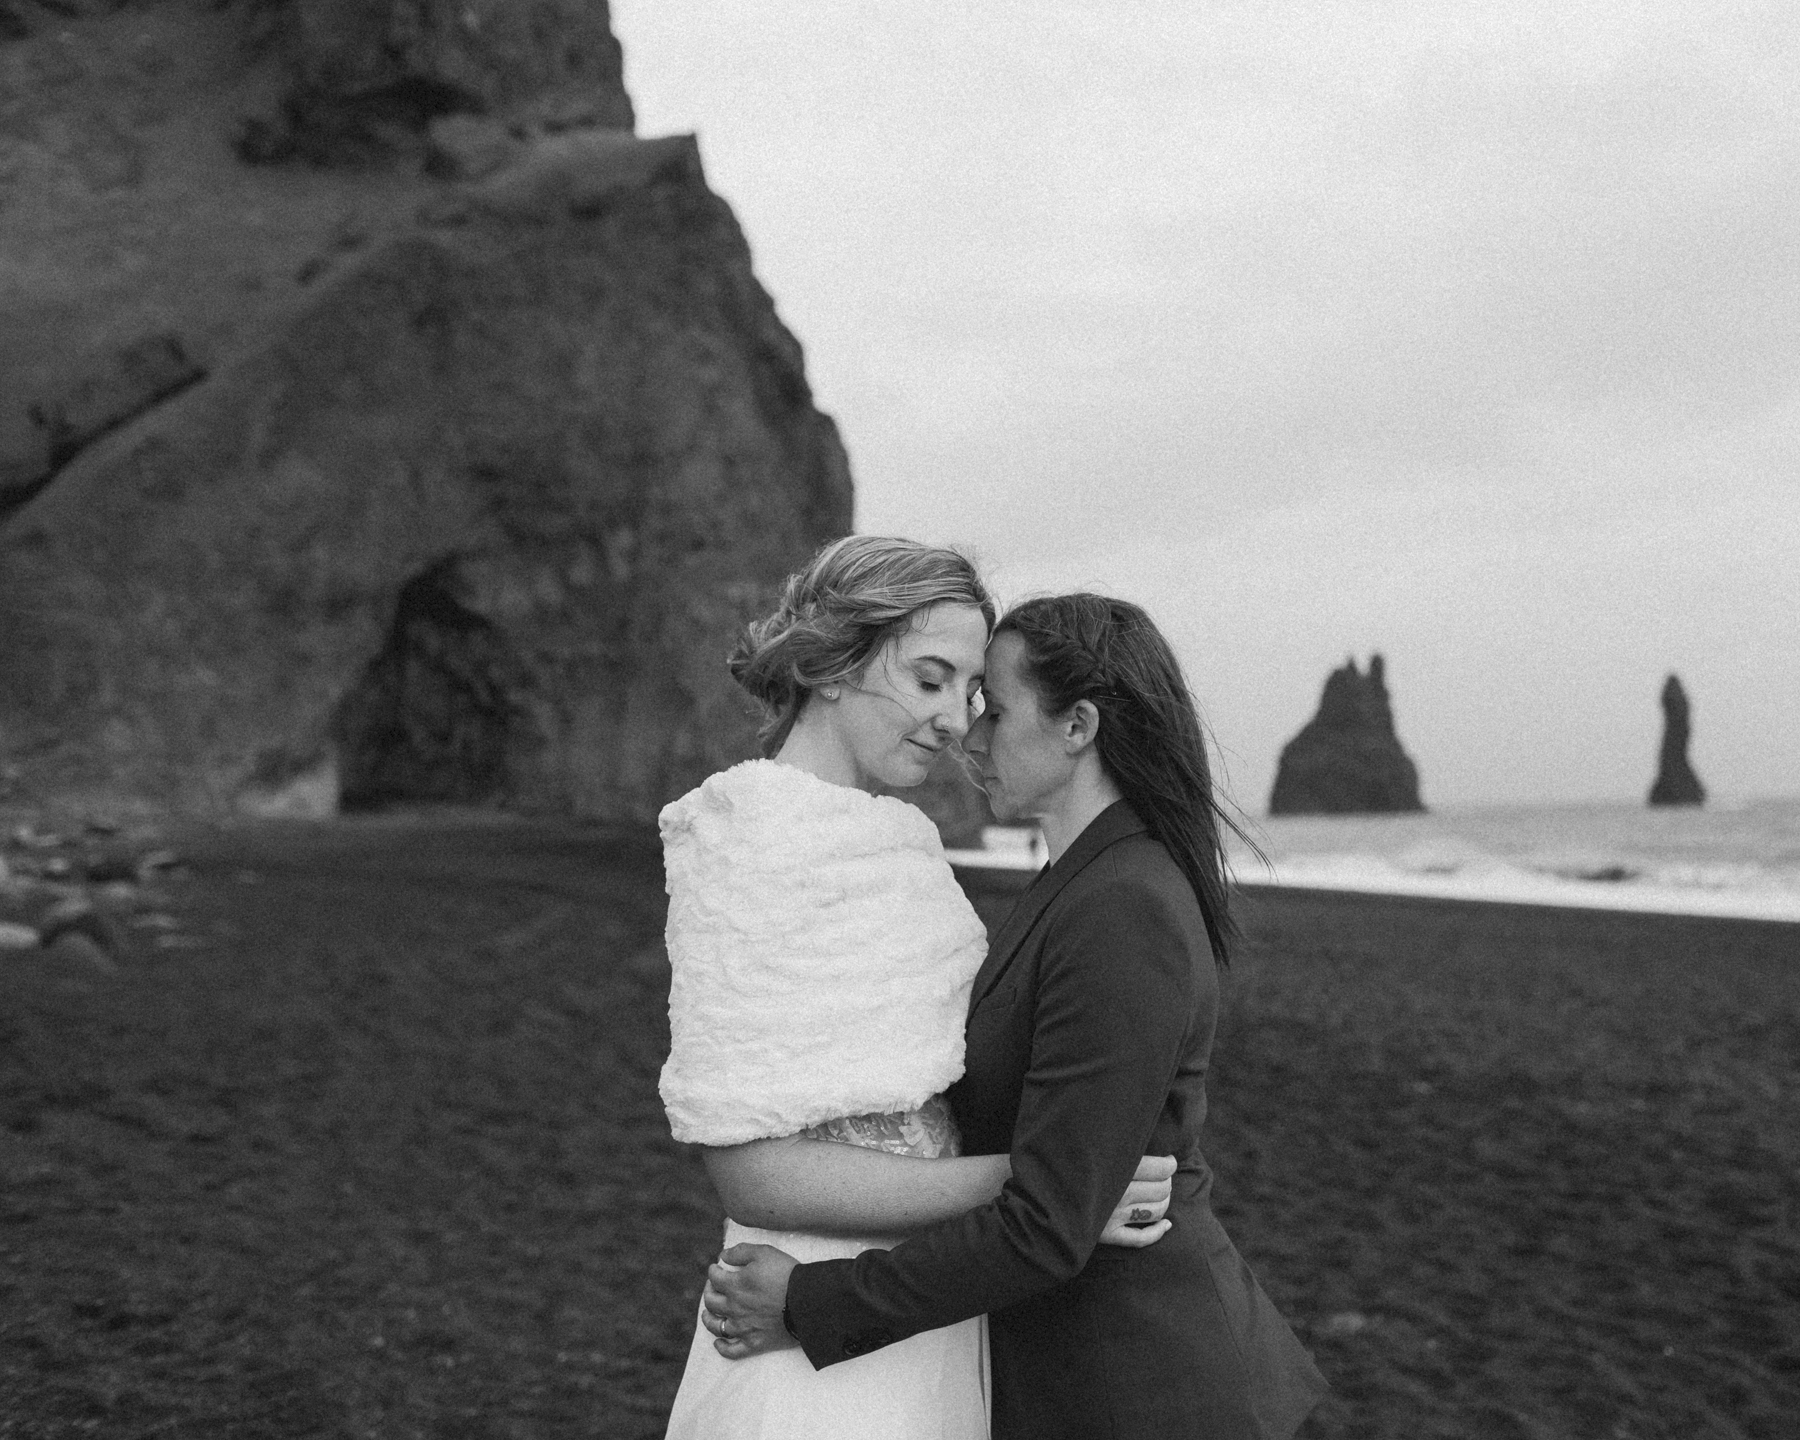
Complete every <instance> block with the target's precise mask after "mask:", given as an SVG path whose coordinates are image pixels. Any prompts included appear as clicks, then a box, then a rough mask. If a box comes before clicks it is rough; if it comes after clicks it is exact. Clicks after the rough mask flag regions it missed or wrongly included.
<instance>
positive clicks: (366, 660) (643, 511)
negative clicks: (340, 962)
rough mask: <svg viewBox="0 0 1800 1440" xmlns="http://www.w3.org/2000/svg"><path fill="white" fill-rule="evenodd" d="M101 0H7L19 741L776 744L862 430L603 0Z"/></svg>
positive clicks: (365, 783)
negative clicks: (54, 10)
mask: <svg viewBox="0 0 1800 1440" xmlns="http://www.w3.org/2000/svg"><path fill="white" fill-rule="evenodd" d="M59 8H68V7H59ZM92 8H94V9H95V10H105V11H107V12H108V13H107V15H105V16H104V17H100V18H94V19H88V20H75V21H70V20H66V19H62V18H56V17H53V18H56V23H54V24H51V23H47V22H46V21H45V20H44V16H45V15H46V13H47V12H46V11H45V10H44V7H41V6H30V5H24V4H13V5H10V6H9V7H7V9H6V11H5V16H3V17H0V36H7V35H13V36H17V37H22V38H15V39H12V40H11V41H0V106H3V107H4V109H3V110H0V133H4V134H5V136H6V137H8V138H7V141H6V144H7V147H8V149H7V152H6V156H5V158H6V160H7V162H8V163H7V164H5V165H0V227H3V230H0V235H3V238H4V243H5V247H6V253H7V257H8V260H9V261H13V262H16V263H15V264H14V265H13V266H12V268H11V270H10V272H9V273H8V275H7V277H6V278H5V279H4V280H0V287H3V288H0V328H3V329H4V330H5V333H6V334H7V337H8V344H7V345H6V346H5V347H4V354H3V355H0V404H3V405H4V407H5V410H4V416H3V418H0V767H3V768H0V774H5V775H10V776H11V779H12V783H13V785H14V787H15V789H17V790H19V791H22V792H23V793H24V794H25V795H26V796H27V797H30V798H36V799H39V800H53V799H54V800H63V801H67V802H71V803H82V802H87V801H92V802H98V803H105V804H107V805H108V806H109V807H118V806H121V805H129V804H130V803H131V802H134V801H135V802H139V803H141V804H142V805H144V806H148V807H155V808H174V809H180V810H188V811H204V812H220V811H229V810H250V811H253V812H262V813H283V812H287V813H321V812H325V811H329V810H331V809H333V808H335V807H336V806H337V805H338V804H340V803H343V804H348V805H363V804H379V803H383V802H388V801H407V800H455V801H462V802H470V803H482V804H498V805H507V806H512V807H517V808H527V809H534V810H557V811H567V812H573V813H578V814H584V815H593V816H602V817H618V818H625V817H630V818H638V819H642V818H647V817H649V816H652V815H654V813H655V811H656V809H657V808H658V806H660V805H661V804H662V803H663V802H664V801H665V800H666V799H668V798H669V797H670V796H672V795H674V794H677V793H679V792H680V791H681V790H683V789H685V788H687V787H688V786H690V785H692V784H694V783H696V782H697V781H698V780H699V779H700V778H702V777H703V776H704V775H705V774H706V773H707V772H708V771H710V770H712V769H714V768H717V767H718V766H719V765H722V764H725V763H728V762H729V761H731V760H733V759H735V758H738V757H739V756H741V755H744V754H748V753H750V751H751V748H752V741H753V723H752V719H751V717H750V716H749V715H748V713H747V711H746V707H745V705H744V704H743V703H742V701H741V699H740V697H739V696H738V695H737V694H736V693H735V691H734V689H733V687H732V686H731V683H730V681H729V678H728V677H727V676H726V674H725V671H724V665H723V657H724V654H725V651H726V649H727V647H728V644H729V640H730V637H731V635H732V633H733V631H734V630H735V628H736V626H737V625H738V624H739V623H741V621H742V620H743V619H744V618H746V617H747V616H749V615H751V614H753V613H755V612H757V611H758V610H759V609H762V608H764V607H766V605H767V604H768V603H770V600H771V598H772V594H773V586H774V585H775V584H776V583H777V582H778V581H779V579H780V577H781V576H782V575H784V574H785V573H786V572H787V571H788V570H789V569H791V568H792V567H793V566H794V565H795V564H796V563H798V562H799V561H800V560H801V559H802V558H803V557H804V556H805V555H806V554H807V553H809V552H810V551H811V550H812V549H813V548H814V547H815V546H817V545H818V544H819V543H821V542H822V541H824V540H826V539H828V538H830V537H832V536H834V535H837V534H842V533H844V532H845V531H847V530H848V529H849V528H850V523H851V514H850V506H851V491H850V481H849V474H848V467H847V464H846V461H845V458H844V453H843V450H842V447H841V446H840V445H839V443H838V439H837V435H836V431H835V429H834V427H833V426H832V424H831V422H830V420H829V419H827V418H826V417H825V416H823V415H821V414H820V413H819V412H818V411H817V410H816V409H815V408H814V407H813V404H812V399H811V394H810V391H809V390H808V387H807V384H806V380H805V375H804V371H803V367H802V363H801V355H800V349H799V346H798V345H797V344H796V343H795V341H794V339H793V337H792V336H791V335H790V334H789V333H788V332H787V331H786V330H785V329H784V328H783V326H782V325H781V323H780V321H779V320H778V319H777V318H776V315H775V312H774V308H773V306H772V304H771V303H770V300H769V297H768V296H767V295H766V294H765V293H764V291H763V290H762V288H761V286H760V285H758V284H757V282H756V279H755V277H754V275H753V274H752V271H751V266H750V256H749V253H748V250H747V247H746V246H745V244H744V240H743V236H742V234H741V233H740V231H739V229H738V227H737V225H736V222H735V221H734V220H733V218H732V216H731V214H730V211H729V210H728V208H727V207H726V206H725V204H724V203H723V202H722V201H721V200H719V199H718V198H717V197H716V196H714V195H713V194H712V193H711V192H710V191H709V190H708V189H707V186H706V183H705V180H704V177H703V175H702V173H701V168H700V162H699V156H698V152H697V149H696V147H695V145H694V143H693V142H692V140H691V139H688V138H685V137H673V138H668V139H658V140H639V139H636V138H634V137H633V136H632V134H631V132H630V129H629V126H630V121H631V114H630V106H629V102H628V101H627V100H626V98H625V95H624V91H623V89H622V87H621V86H620V84H619V65H618V47H617V45H616V43H615V42H614V41H613V39H612V36H611V34H610V31H609V29H608V28H607V20H606V17H607V11H606V6H605V4H604V3H602V0H531V3H525V0H487V3H464V0H457V3H455V4H450V3H440V0H411V3H400V0H393V3H388V4H379V3H369V4H353V3H349V0H240V3H235V4H233V3H225V4H219V3H215V0H192V3H186V0H166V3H162V4H142V5H137V4H130V3H127V4H126V5H125V6H124V7H122V8H121V7H120V6H118V5H117V4H107V5H103V6H102V5H96V6H94V7H92ZM7 17H10V19H8V18H7ZM15 337H16V338H15Z"/></svg>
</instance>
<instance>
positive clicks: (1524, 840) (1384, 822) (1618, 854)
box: [1229, 799, 1800, 958]
mask: <svg viewBox="0 0 1800 1440" xmlns="http://www.w3.org/2000/svg"><path fill="white" fill-rule="evenodd" d="M1245 828H1246V829H1247V830H1249V832H1250V835H1251V838H1253V839H1254V840H1255V841H1256V842H1257V844H1258V845H1259V846H1260V847H1261V848H1262V850H1263V851H1264V853H1265V854H1266V855H1267V856H1268V861H1269V865H1268V866H1265V865H1264V863H1263V861H1261V860H1259V859H1258V858H1257V857H1256V856H1255V855H1253V854H1252V853H1250V851H1249V850H1248V848H1247V847H1245V846H1243V845H1241V844H1239V843H1237V842H1236V841H1235V840H1234V841H1233V842H1232V843H1231V845H1230V847H1229V848H1230V852H1231V860H1232V867H1233V870H1234V872H1235V873H1236V875H1237V878H1238V879H1239V880H1240V881H1243V882H1246V883H1253V884H1254V883H1263V884H1267V883H1275V884H1284V885H1296V886H1307V887H1312V888H1318V889H1334V890H1365V891H1376V892H1381V893H1386V894H1400V895H1432V896H1443V897H1447V898H1455V899H1469V900H1508V901H1521V902H1526V903H1530V904H1538V905H1544V904H1549V905H1579V906H1590V907H1597V908H1603V909H1622V910H1649V911H1661V912H1670V913H1679V914H1694V915H1737V916H1745V917H1748V918H1752V919H1768V920H1792V921H1800V799H1795V800H1752V801H1746V802H1743V803H1741V804H1735V805H1732V804H1725V805H1718V804H1713V805H1708V806H1706V807H1705V808H1703V809H1697V810H1696V809H1670V810H1652V809H1650V808H1649V807H1647V806H1644V805H1627V804H1618V805H1554V806H1551V805H1542V806H1491V807H1474V806H1470V807H1464V808H1446V809H1443V810H1434V811H1432V812H1430V813H1428V814H1424V815H1348V816H1292V817H1283V818H1280V819H1272V818H1262V819H1256V820H1253V821H1250V822H1249V823H1248V824H1247V825H1246V827H1245ZM1271 867H1272V868H1271ZM1797 958H1800V947H1797Z"/></svg>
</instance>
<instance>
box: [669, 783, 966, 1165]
mask: <svg viewBox="0 0 1800 1440" xmlns="http://www.w3.org/2000/svg"><path fill="white" fill-rule="evenodd" d="M661 825H662V840H663V864H664V866H665V868H666V870H667V872H668V887H669V922H668V932H667V933H668V945H669V961H670V964H671V966H672V968H673V979H672V981H671V984H670V988H669V1030H670V1047H669V1061H668V1064H666V1065H664V1066H663V1071H662V1098H663V1105H664V1107H665V1108H666V1109H667V1111H668V1114H669V1128H670V1129H671V1130H672V1131H673V1132H674V1135H675V1138H676V1139H677V1140H682V1141H687V1142H691V1143H697V1144H701V1145H735V1144H738V1143H740V1142H742V1141H745V1140H756V1139H760V1138H762V1137H764V1136H768V1135H791V1134H793V1133H794V1132H795V1131H796V1130H801V1129H804V1128H805V1127H806V1126H808V1125H816V1124H818V1123H819V1122H820V1121H823V1120H831V1119H834V1118H836V1117H838V1116H842V1115H863V1114H868V1113H870V1112H873V1111H892V1110H911V1109H916V1108H917V1107H918V1106H920V1105H922V1104H923V1103H924V1102H925V1101H926V1100H927V1099H928V1098H930V1097H931V1096H932V1095H934V1094H936V1093H938V1092H939V1091H941V1090H943V1089H944V1088H945V1087H946V1086H947V1085H949V1084H950V1082H951V1081H953V1080H955V1079H956V1078H957V1077H958V1076H959V1075H961V1074H962V1067H963V1023H964V1021H965V1020H966V1019H967V1011H968V1004H969V987H970V985H971V984H972V983H973V981H974V979H975V971H976V969H977V968H978V967H979V966H980V964H981V960H982V956H983V954H984V952H985V950H986V943H987V935H986V931H985V930H984V929H983V927H982V924H981V921H980V920H979V919H978V918H976V915H975V911H974V910H973V908H972V907H971V906H970V905H969V902H968V900H967V899H966V898H965V897H964V895H963V893H962V890H961V888H960V887H959V886H958V885H957V883H956V879H955V877H954V876H952V875H951V873H950V866H949V865H948V864H947V863H946V862H945V860H944V847H943V844H942V842H941V841H940V840H939V839H938V834H937V827H936V826H934V825H933V824H932V823H931V821H930V820H928V819H927V818H926V817H925V815H924V814H923V812H921V811H920V810H918V809H917V808H915V807H914V806H911V805H908V804H907V803H906V802H905V801H903V800H895V799H892V798H890V797H886V796H874V795H869V794H866V793H865V792H863V791H861V790H851V789H848V788H846V787H844V786H841V785H832V784H829V783H827V782H826V781H824V780H820V779H818V778H817V777H815V776H813V775H809V774H807V773H806V772H805V771H803V770H796V769H794V768H793V767H792V766H789V765H779V764H776V763H775V762H773V761H770V760H750V761H747V762H745V763H744V764H742V765H736V766H733V767H732V768H731V769H729V770H726V771H723V772H721V773H720V774H717V775H714V776H713V777H712V778H711V779H709V780H707V781H706V782H705V783H704V784H703V785H701V786H700V787H699V788H698V789H696V790H690V791H689V792H688V793H687V794H686V795H683V796H682V797H681V798H680V799H679V800H676V801H674V802H673V803H672V804H670V805H668V806H666V807H664V809H663V812H662V816H661Z"/></svg>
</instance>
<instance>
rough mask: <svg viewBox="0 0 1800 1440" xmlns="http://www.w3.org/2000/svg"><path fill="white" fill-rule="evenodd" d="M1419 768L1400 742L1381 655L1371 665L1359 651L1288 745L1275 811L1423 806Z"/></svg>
mask: <svg viewBox="0 0 1800 1440" xmlns="http://www.w3.org/2000/svg"><path fill="white" fill-rule="evenodd" d="M1424 808H1425V806H1424V804H1423V803H1422V802H1421V801H1420V799H1419V772H1418V769H1417V767H1416V766H1414V764H1413V762H1412V761H1411V760H1410V759H1409V758H1408V757H1407V754H1406V752H1405V751H1404V750H1402V749H1401V748H1400V739H1399V736H1398V735H1396V734H1395V732H1394V711H1393V707H1392V705H1391V704H1390V703H1389V701H1388V692H1387V678H1386V671H1385V667H1384V666H1383V664H1382V659H1381V656H1379V655H1371V656H1370V657H1369V668H1368V671H1367V673H1364V672H1363V671H1360V670H1358V669H1357V668H1356V661H1355V660H1354V659H1351V660H1346V661H1345V662H1344V664H1343V666H1342V668H1340V669H1337V670H1333V671H1332V672H1331V674H1330V676H1329V677H1327V679H1326V681H1325V693H1324V694H1323V695H1322V696H1321V697H1320V699H1319V713H1318V714H1316V715H1314V716H1313V718H1312V719H1311V720H1310V721H1308V722H1307V724H1306V727H1305V728H1304V729H1302V730H1301V731H1300V733H1299V734H1298V735H1296V736H1295V737H1294V738H1293V739H1292V740H1290V741H1288V743H1287V744H1286V745H1285V746H1283V747H1282V751H1281V763H1280V765H1279V767H1278V768H1277V770H1276V773H1275V789H1274V792H1273V793H1272V794H1271V795H1270V797H1269V813H1270V814H1271V815H1351V814H1366V813H1379V812H1387V811H1409V810H1423V809H1424Z"/></svg>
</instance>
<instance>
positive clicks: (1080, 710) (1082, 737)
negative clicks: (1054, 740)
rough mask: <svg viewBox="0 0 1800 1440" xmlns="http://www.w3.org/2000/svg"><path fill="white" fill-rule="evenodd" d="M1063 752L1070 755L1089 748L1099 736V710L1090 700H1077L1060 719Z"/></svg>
mask: <svg viewBox="0 0 1800 1440" xmlns="http://www.w3.org/2000/svg"><path fill="white" fill-rule="evenodd" d="M1062 735H1063V753H1064V754H1065V755H1068V756H1070V757H1073V756H1076V755H1079V754H1081V753H1082V751H1084V750H1087V749H1090V748H1091V747H1092V746H1093V744H1094V742H1095V741H1096V740H1098V739H1099V738H1100V710H1099V707H1098V706H1096V705H1095V704H1094V702H1093V701H1092V700H1077V701H1076V702H1075V703H1074V704H1073V705H1071V706H1070V707H1069V709H1068V713H1067V714H1065V715H1064V716H1063V719H1062Z"/></svg>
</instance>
